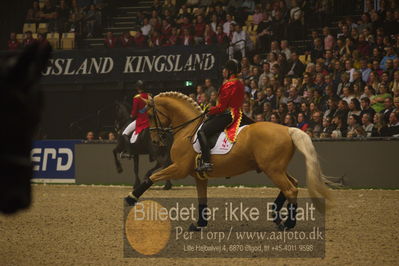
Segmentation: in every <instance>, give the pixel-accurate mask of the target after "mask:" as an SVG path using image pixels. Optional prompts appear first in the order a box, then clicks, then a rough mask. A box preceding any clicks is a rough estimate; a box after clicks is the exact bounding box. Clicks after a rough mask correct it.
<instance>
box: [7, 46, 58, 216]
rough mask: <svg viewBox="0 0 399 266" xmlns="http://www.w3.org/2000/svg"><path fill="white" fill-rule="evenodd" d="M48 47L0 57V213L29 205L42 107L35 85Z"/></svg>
mask: <svg viewBox="0 0 399 266" xmlns="http://www.w3.org/2000/svg"><path fill="white" fill-rule="evenodd" d="M50 53H51V47H50V46H49V45H45V46H43V45H39V44H38V43H34V44H32V45H30V46H29V47H27V48H26V49H25V50H23V51H22V52H21V53H20V54H18V55H8V56H4V57H2V58H0V115H1V130H0V139H1V143H0V147H1V148H0V212H1V213H15V212H16V211H18V210H20V209H24V208H27V207H29V206H30V203H31V183H30V179H31V177H32V164H31V159H30V151H31V146H32V140H33V137H34V134H35V130H36V128H37V126H38V124H39V122H40V116H41V110H42V107H43V102H42V93H41V91H40V89H39V86H38V81H39V79H40V75H41V70H42V69H43V68H44V67H45V65H46V64H47V61H48V59H49V57H50Z"/></svg>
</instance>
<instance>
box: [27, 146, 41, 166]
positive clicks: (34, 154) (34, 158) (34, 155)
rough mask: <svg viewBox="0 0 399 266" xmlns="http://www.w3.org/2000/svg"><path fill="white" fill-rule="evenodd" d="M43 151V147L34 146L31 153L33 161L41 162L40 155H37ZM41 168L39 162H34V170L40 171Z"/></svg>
mask: <svg viewBox="0 0 399 266" xmlns="http://www.w3.org/2000/svg"><path fill="white" fill-rule="evenodd" d="M41 153H42V149H41V148H34V149H32V151H31V153H30V157H31V160H32V162H33V163H40V159H41V158H40V157H39V156H36V155H40V154H41ZM39 170H40V166H39V165H37V164H33V171H39Z"/></svg>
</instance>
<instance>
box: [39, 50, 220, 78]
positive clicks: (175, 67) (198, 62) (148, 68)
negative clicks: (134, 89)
mask: <svg viewBox="0 0 399 266" xmlns="http://www.w3.org/2000/svg"><path fill="white" fill-rule="evenodd" d="M125 58H126V60H125V64H124V67H123V73H125V74H129V73H148V72H156V73H162V72H183V71H190V72H191V71H208V70H211V69H212V68H214V67H215V61H216V59H215V56H214V55H213V54H211V53H194V54H190V55H189V56H188V57H185V58H184V59H183V58H182V55H180V54H174V55H152V56H126V57H125ZM114 66H115V62H114V59H113V58H111V57H88V58H84V59H82V61H80V60H79V61H77V62H75V59H74V58H57V59H50V60H49V64H48V66H47V68H46V69H45V70H44V71H43V72H42V74H43V76H50V75H54V76H59V75H68V76H70V75H90V74H108V73H111V71H113V70H114Z"/></svg>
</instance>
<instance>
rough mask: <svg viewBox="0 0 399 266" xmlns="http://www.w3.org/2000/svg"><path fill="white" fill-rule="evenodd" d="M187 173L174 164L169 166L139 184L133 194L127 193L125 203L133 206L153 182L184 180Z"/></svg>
mask: <svg viewBox="0 0 399 266" xmlns="http://www.w3.org/2000/svg"><path fill="white" fill-rule="evenodd" d="M188 172H189V169H187V170H186V169H185V168H184V167H182V166H180V165H177V164H175V163H174V164H171V165H170V166H168V167H166V168H165V169H162V170H161V171H159V172H157V173H155V174H153V175H152V176H150V178H149V179H147V180H145V181H144V182H143V183H141V184H140V186H138V187H137V188H135V189H134V190H133V192H131V193H129V195H128V196H127V197H126V198H125V201H126V202H127V203H128V204H129V205H131V206H133V205H135V204H136V202H137V201H138V199H139V198H140V197H141V195H143V193H144V192H146V191H147V190H148V189H149V188H150V187H151V186H152V184H154V183H155V182H159V181H162V180H170V179H180V178H184V177H186V176H187V175H188Z"/></svg>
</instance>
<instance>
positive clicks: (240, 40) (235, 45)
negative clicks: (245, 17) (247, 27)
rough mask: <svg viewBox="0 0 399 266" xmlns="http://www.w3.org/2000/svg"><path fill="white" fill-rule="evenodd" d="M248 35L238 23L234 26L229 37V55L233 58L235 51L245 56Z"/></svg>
mask: <svg viewBox="0 0 399 266" xmlns="http://www.w3.org/2000/svg"><path fill="white" fill-rule="evenodd" d="M248 41H249V37H248V34H247V32H245V31H243V30H242V26H241V25H240V24H236V25H235V26H234V33H233V38H232V39H231V45H232V46H230V47H229V57H230V58H233V57H234V53H235V52H240V53H241V57H245V54H246V46H248V43H247V42H248Z"/></svg>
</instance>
